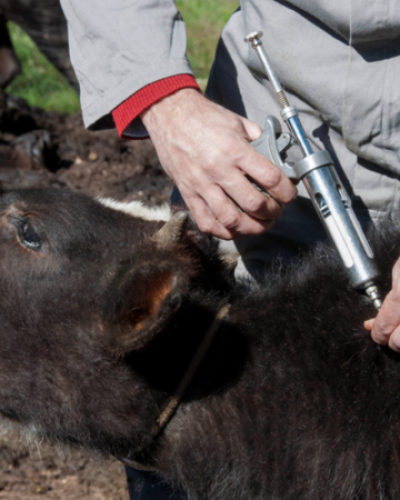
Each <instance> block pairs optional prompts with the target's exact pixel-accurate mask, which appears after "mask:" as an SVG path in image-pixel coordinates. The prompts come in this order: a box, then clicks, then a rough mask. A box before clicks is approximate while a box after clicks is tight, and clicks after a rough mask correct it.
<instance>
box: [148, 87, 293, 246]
mask: <svg viewBox="0 0 400 500" xmlns="http://www.w3.org/2000/svg"><path fill="white" fill-rule="evenodd" d="M141 118H142V120H143V123H144V124H145V126H146V128H147V130H148V132H149V134H150V137H151V139H152V141H153V143H154V146H155V148H156V150H157V153H158V156H159V158H160V161H161V164H162V166H163V168H164V170H165V171H166V173H167V174H168V175H169V176H170V177H171V179H172V180H173V181H174V182H175V184H176V185H177V187H178V189H179V190H180V192H181V194H182V196H183V198H184V200H185V202H186V204H187V206H188V208H189V209H190V211H191V212H192V214H193V217H194V218H195V220H196V222H197V224H198V226H199V228H200V229H201V230H202V231H204V232H207V233H211V234H213V235H214V236H217V237H219V238H222V239H226V240H230V239H233V238H237V237H240V236H243V235H258V234H261V233H263V232H265V231H267V230H268V229H270V228H271V227H272V226H273V224H274V222H273V221H274V220H275V219H277V218H278V217H279V215H280V214H281V212H282V209H283V205H284V204H286V203H289V202H291V201H292V200H293V199H294V198H295V197H296V194H297V191H296V188H295V187H294V186H293V184H292V183H291V181H290V180H289V179H288V178H287V177H286V176H285V174H283V172H281V170H279V169H278V167H276V166H275V165H274V164H273V163H271V162H270V161H269V160H267V159H266V158H265V157H264V156H263V155H261V154H260V153H258V152H257V151H256V150H255V149H254V148H253V147H252V146H250V144H249V142H250V141H253V140H255V139H257V138H258V137H259V136H260V135H261V132H262V130H261V128H260V127H259V125H257V124H256V123H254V122H252V121H250V120H248V119H246V118H242V117H241V116H239V115H236V114H235V113H232V112H231V111H228V110H226V109H225V108H223V107H221V106H219V105H217V104H215V103H213V102H211V101H209V100H208V99H206V98H205V97H204V96H202V95H201V94H200V93H199V92H198V91H196V90H194V89H182V90H179V91H177V92H175V93H174V94H172V95H170V96H168V97H165V98H164V99H162V100H161V101H159V102H157V103H155V104H153V105H152V106H151V107H150V108H148V109H147V110H146V111H144V112H143V113H142V114H141ZM246 174H247V175H249V176H250V177H252V178H253V179H254V180H256V181H257V182H258V183H259V184H260V185H261V186H263V187H264V188H265V189H266V190H267V191H268V193H270V195H271V197H268V196H265V195H264V194H262V193H260V191H258V190H257V189H256V188H255V187H254V186H253V185H252V184H251V183H250V182H249V180H248V179H247V178H246ZM238 206H239V207H240V208H241V209H242V211H240V210H239V208H238Z"/></svg>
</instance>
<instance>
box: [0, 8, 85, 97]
mask: <svg viewBox="0 0 400 500" xmlns="http://www.w3.org/2000/svg"><path fill="white" fill-rule="evenodd" d="M7 21H13V22H14V23H16V24H18V25H19V26H21V28H22V29H23V30H24V31H25V32H26V33H27V34H28V35H29V36H30V37H31V38H32V40H33V41H34V42H35V43H36V45H37V46H38V48H39V49H40V50H41V51H42V52H43V54H44V55H45V56H46V57H47V59H48V60H49V61H50V62H51V63H52V64H53V65H54V66H55V67H56V68H57V69H58V70H59V71H60V72H61V73H62V74H63V75H64V76H65V78H66V79H67V81H68V82H69V83H70V84H71V85H72V87H73V88H74V89H75V90H76V91H77V92H78V91H79V86H78V81H77V79H76V76H75V73H74V70H73V69H72V66H71V61H70V59H69V52H68V32H67V23H66V20H65V17H64V14H63V11H62V9H61V6H60V2H59V0H0V87H2V88H5V87H6V86H7V85H8V84H9V83H10V82H11V81H12V80H13V79H14V78H15V77H16V76H17V75H18V74H19V73H20V71H21V67H20V63H19V61H18V57H17V55H16V54H15V52H14V49H13V47H12V43H11V40H10V36H9V33H8V28H7Z"/></svg>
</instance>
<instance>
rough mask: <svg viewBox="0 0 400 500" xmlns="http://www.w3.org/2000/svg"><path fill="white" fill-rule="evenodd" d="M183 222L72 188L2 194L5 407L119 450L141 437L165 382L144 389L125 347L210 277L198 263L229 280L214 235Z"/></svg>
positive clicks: (0, 319)
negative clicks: (130, 210)
mask: <svg viewBox="0 0 400 500" xmlns="http://www.w3.org/2000/svg"><path fill="white" fill-rule="evenodd" d="M185 224H186V217H185V216H183V215H182V214H178V215H177V216H175V217H173V218H172V219H171V221H169V222H167V223H165V222H163V221H159V220H146V219H144V218H143V217H135V216H133V215H130V214H127V213H125V212H123V211H121V210H115V209H112V208H109V207H106V206H104V204H101V203H99V202H97V201H94V200H91V199H89V198H86V197H84V196H81V195H78V194H76V193H71V192H69V191H60V190H31V191H18V192H9V193H3V194H1V196H0V290H1V291H2V300H1V302H0V412H1V413H2V414H3V415H6V416H8V417H11V418H13V419H16V420H18V421H20V422H25V423H28V422H29V423H32V424H34V425H35V426H36V427H38V428H39V429H42V430H43V432H45V433H46V434H50V435H54V436H55V437H57V438H59V439H62V440H66V441H71V442H74V441H76V442H81V443H85V444H86V445H88V446H94V447H97V448H106V449H107V450H108V451H111V452H113V453H115V454H120V453H126V451H127V450H128V449H130V450H132V446H133V444H132V443H136V444H135V446H136V445H138V443H139V442H141V443H142V441H143V436H144V435H145V434H146V432H145V431H146V429H147V427H148V426H151V424H152V422H154V418H155V417H156V416H157V415H158V411H159V410H158V408H159V405H160V402H162V401H163V400H164V399H165V391H166V388H165V387H157V388H156V390H154V391H151V394H150V393H149V391H148V380H147V379H146V376H143V372H144V371H145V370H143V360H139V361H138V363H137V365H138V366H141V368H140V370H139V371H137V370H138V369H137V368H136V365H135V363H133V361H132V353H133V352H137V350H138V349H142V348H143V347H144V346H146V345H148V344H149V343H151V342H153V341H154V339H155V338H157V336H158V335H159V334H160V332H162V331H165V330H166V328H168V325H169V323H171V320H172V318H174V317H175V316H176V314H177V313H178V311H179V310H180V309H181V308H182V307H183V305H184V304H185V303H187V302H188V301H189V300H190V299H189V298H188V297H189V295H190V289H191V288H192V285H193V283H196V287H195V288H196V290H197V292H196V293H198V294H199V295H201V294H204V292H205V291H206V290H207V289H210V288H212V287H213V286H214V284H213V283H212V282H209V281H208V280H207V278H203V277H202V272H201V271H200V270H201V269H202V267H203V265H205V266H214V269H213V273H212V276H213V281H215V286H216V287H217V288H219V289H221V288H222V289H223V288H224V287H226V288H228V287H229V285H228V284H227V283H228V282H227V281H225V275H224V271H222V270H223V266H222V265H221V264H220V262H219V260H218V258H217V257H215V256H214V257H213V255H214V254H213V249H212V243H211V242H210V240H209V239H207V238H204V237H200V236H199V233H196V232H193V233H192V234H190V231H188V230H186V229H185ZM205 254H208V255H207V258H205ZM203 260H204V262H203ZM220 271H221V272H220ZM208 274H210V273H208ZM171 337H173V335H171ZM189 343H190V340H189ZM154 369H157V367H154ZM178 371H179V370H178ZM174 383H175V381H174ZM127 429H128V430H129V432H128V433H129V435H130V436H131V438H132V441H131V442H130V443H129V442H128V441H127ZM142 444H143V443H142ZM138 446H139V445H138Z"/></svg>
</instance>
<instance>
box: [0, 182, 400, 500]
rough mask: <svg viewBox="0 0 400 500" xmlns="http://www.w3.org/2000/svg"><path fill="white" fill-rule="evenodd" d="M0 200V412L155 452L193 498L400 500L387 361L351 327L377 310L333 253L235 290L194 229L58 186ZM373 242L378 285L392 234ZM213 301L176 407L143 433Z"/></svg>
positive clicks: (386, 271) (399, 401)
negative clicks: (226, 309)
mask: <svg viewBox="0 0 400 500" xmlns="http://www.w3.org/2000/svg"><path fill="white" fill-rule="evenodd" d="M0 209H1V214H0V215H1V220H0V287H1V290H2V291H3V301H2V304H1V306H0V412H1V413H2V414H3V415H6V416H8V417H10V418H13V419H15V420H18V421H20V422H22V423H33V424H35V425H36V426H37V427H38V428H39V430H40V431H41V432H42V433H43V434H45V435H47V436H49V437H50V438H53V439H59V440H62V441H66V442H72V443H79V444H80V445H82V446H84V447H87V448H93V449H97V450H100V451H101V452H104V453H109V452H110V453H113V454H114V455H116V456H117V457H123V456H124V457H130V458H133V459H139V460H143V461H146V462H150V463H153V464H155V465H156V466H157V468H158V469H159V470H160V473H161V474H162V475H163V476H164V477H166V478H167V479H168V480H169V481H171V482H172V483H173V484H174V485H176V486H178V487H180V488H181V489H183V490H185V491H186V492H188V494H189V495H190V498H194V499H211V498H212V499H213V500H216V499H221V500H223V499H233V498H234V499H271V500H273V499H274V500H275V499H285V500H289V499H290V500H292V499H293V500H294V499H299V500H300V499H301V500H303V499H304V500H306V499H307V500H311V499H321V500H325V499H326V500H330V499H332V500H337V499H346V500H347V499H348V500H353V499H359V500H361V499H363V500H370V499H376V500H378V499H379V500H381V499H386V500H388V499H397V498H399V497H400V474H399V470H400V468H399V467H400V457H399V453H400V449H399V445H400V415H399V410H400V391H399V383H400V357H399V355H397V354H395V353H394V352H392V351H390V350H389V349H388V348H384V347H379V346H378V345H376V344H374V343H373V342H372V340H371V338H370V336H369V333H368V332H367V331H365V330H364V328H363V326H362V324H363V321H364V320H365V319H368V318H370V317H372V316H374V310H373V309H372V307H371V305H370V303H369V301H368V300H367V299H366V298H365V297H364V296H362V295H361V294H359V293H358V292H356V291H354V290H352V289H351V288H350V287H349V285H348V282H347V280H346V276H345V274H344V272H343V270H342V268H341V264H340V262H338V259H337V258H336V255H335V252H334V251H332V250H331V249H329V248H328V247H327V246H321V247H319V248H317V250H315V251H314V252H313V253H311V254H310V255H308V256H306V257H304V259H302V260H301V261H299V262H297V263H295V264H292V265H291V266H288V267H285V268H282V266H277V269H271V271H270V273H269V275H268V276H267V278H266V282H265V285H264V286H261V287H260V288H258V289H256V290H253V291H249V290H248V288H247V287H244V286H242V285H234V284H233V282H232V280H231V278H230V276H229V273H228V271H227V270H226V268H225V266H224V264H223V263H222V262H221V261H220V259H219V257H218V252H217V248H216V246H215V244H214V243H213V242H212V241H211V240H210V239H209V238H207V237H205V236H202V235H200V233H198V232H196V231H195V230H194V229H191V230H189V231H188V233H187V235H186V237H185V239H184V241H183V242H181V243H180V244H179V245H177V246H176V247H175V248H173V249H171V248H166V249H158V248H157V245H156V243H155V242H154V239H153V236H154V234H155V233H156V231H157V230H158V229H159V228H160V226H161V224H160V223H155V222H146V221H142V220H139V219H135V218H132V217H130V216H127V215H125V214H122V213H116V212H114V211H112V210H110V209H107V208H105V207H102V206H100V205H99V204H98V203H97V202H94V201H93V200H89V199H87V198H85V197H83V196H79V195H77V194H73V193H69V192H66V191H50V190H49V191H26V192H22V191H21V192H14V193H5V194H3V196H2V197H1V200H0ZM13 217H14V218H15V217H25V218H28V219H29V220H30V221H31V222H32V225H33V227H34V228H35V230H36V231H37V233H38V235H39V236H40V238H41V239H42V241H43V245H42V249H41V251H40V252H33V251H32V250H29V249H26V248H24V246H23V244H21V242H20V241H19V240H18V238H19V237H18V234H17V232H16V231H15V230H14V229H13V222H12V220H13ZM370 238H371V239H372V241H373V246H374V250H375V253H376V256H377V260H378V264H379V266H380V270H381V283H380V286H381V288H382V290H384V292H385V293H386V292H387V291H388V290H389V289H390V285H391V277H390V275H391V269H392V266H393V264H394V262H395V260H396V259H397V258H398V255H399V254H400V251H399V248H400V247H399V246H400V230H399V227H398V226H396V224H395V223H392V224H391V225H389V226H388V227H387V228H385V229H383V228H382V230H380V231H379V233H377V234H375V235H370ZM168 273H170V275H171V276H173V278H174V280H173V286H172V288H171V290H170V292H169V293H168V295H167V296H166V298H165V300H164V301H163V303H162V304H161V305H160V307H159V309H158V310H157V312H156V313H155V314H154V315H152V316H151V317H148V318H147V316H146V315H147V312H146V311H147V310H148V308H147V306H146V305H145V304H143V303H142V302H141V299H142V298H143V300H144V298H145V297H146V300H147V297H149V296H151V293H150V292H151V291H152V287H153V285H154V283H156V284H157V283H158V282H160V284H162V282H163V280H164V277H165V276H166V275H169V274H168ZM149 290H150V292H149ZM228 301H229V302H231V304H232V307H231V312H230V314H229V317H228V318H227V320H226V321H225V322H224V324H223V326H222V327H221V329H220V330H219V332H218V333H217V335H216V338H215V339H214V341H213V343H212V346H211V348H210V350H209V352H208V353H207V356H206V359H205V360H204V361H203V363H202V365H201V367H200V369H199V371H198V373H197V374H196V377H195V379H194V381H193V382H192V384H191V386H190V388H189V390H188V392H187V393H186V395H185V398H184V400H183V402H182V403H181V405H180V407H179V409H178V411H177V413H176V415H175V416H174V417H173V419H172V421H171V422H170V423H169V424H168V426H167V427H166V429H165V431H164V433H163V434H162V435H161V436H159V438H158V439H157V440H156V442H151V428H152V425H153V423H154V421H155V420H156V418H157V416H158V415H159V412H160V409H161V408H162V406H163V404H164V403H165V402H166V401H167V399H168V397H169V396H170V395H171V394H172V392H173V391H174V389H175V387H176V385H177V384H178V382H179V380H180V378H181V376H182V374H183V372H184V370H185V368H186V366H187V363H188V361H189V360H190V357H191V356H192V354H193V352H194V351H195V348H196V346H197V344H198V342H199V340H200V339H201V337H202V335H203V334H204V332H205V331H206V329H207V328H208V326H209V325H210V324H211V322H212V319H213V317H214V316H215V314H216V312H217V310H218V309H219V308H220V307H221V306H222V305H223V304H225V303H226V302H228ZM149 310H150V309H149ZM143 318H144V319H143ZM138 325H139V326H140V328H139V326H138ZM138 338H140V341H139V342H136V340H137V339H138ZM138 347H139V348H138Z"/></svg>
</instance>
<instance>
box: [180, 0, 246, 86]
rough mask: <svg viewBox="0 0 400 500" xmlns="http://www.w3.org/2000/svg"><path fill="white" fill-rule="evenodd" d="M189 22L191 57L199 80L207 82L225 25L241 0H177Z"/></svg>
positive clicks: (189, 49)
mask: <svg viewBox="0 0 400 500" xmlns="http://www.w3.org/2000/svg"><path fill="white" fill-rule="evenodd" d="M176 6H177V7H178V9H179V11H180V12H181V14H182V16H183V19H184V20H185V23H186V30H187V34H188V57H189V60H190V63H191V65H192V68H193V71H194V74H195V75H196V77H197V78H198V79H199V80H200V83H204V82H206V81H207V78H208V74H209V72H210V68H211V64H212V62H213V60H214V55H215V49H216V48H217V43H218V39H219V36H220V34H221V31H222V28H223V26H224V25H225V23H226V22H227V20H228V19H229V17H230V15H231V14H232V13H233V12H234V11H235V10H236V9H237V8H238V7H239V0H176Z"/></svg>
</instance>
